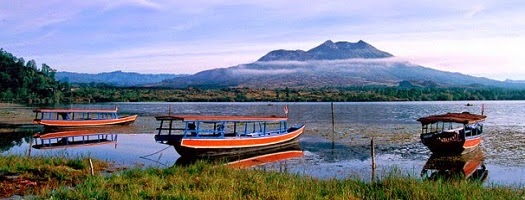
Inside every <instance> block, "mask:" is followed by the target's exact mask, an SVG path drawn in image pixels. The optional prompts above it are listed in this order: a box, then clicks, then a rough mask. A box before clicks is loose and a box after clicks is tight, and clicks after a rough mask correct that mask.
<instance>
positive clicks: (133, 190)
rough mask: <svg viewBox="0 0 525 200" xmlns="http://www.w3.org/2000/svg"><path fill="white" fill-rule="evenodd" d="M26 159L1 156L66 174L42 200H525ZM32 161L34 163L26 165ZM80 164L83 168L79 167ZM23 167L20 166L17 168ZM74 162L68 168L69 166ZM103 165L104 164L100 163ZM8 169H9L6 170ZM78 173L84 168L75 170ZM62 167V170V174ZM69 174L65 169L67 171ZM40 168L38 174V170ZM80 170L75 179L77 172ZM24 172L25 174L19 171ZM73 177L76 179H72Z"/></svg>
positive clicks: (443, 183) (1, 162)
mask: <svg viewBox="0 0 525 200" xmlns="http://www.w3.org/2000/svg"><path fill="white" fill-rule="evenodd" d="M47 159H48V160H47V161H46V159H44V158H42V160H41V159H40V158H39V159H34V158H31V159H25V158H18V157H13V156H8V157H0V166H2V168H1V169H0V170H1V171H2V172H5V171H17V170H18V171H20V170H27V171H28V172H35V171H38V170H42V171H44V170H43V169H44V168H46V167H43V166H38V165H41V164H42V163H44V162H46V163H48V164H46V165H48V168H49V169H46V170H53V172H54V173H59V174H64V175H67V177H69V178H67V177H65V178H66V180H64V179H63V178H64V177H62V178H59V177H58V176H57V175H53V176H50V177H49V181H56V180H53V179H59V180H58V181H56V182H57V184H58V185H50V186H48V187H44V188H41V189H40V190H39V191H34V190H33V191H29V192H28V193H27V194H34V195H37V196H36V198H43V199H51V198H52V199H523V198H524V197H525V189H524V188H520V187H485V186H483V184H482V183H476V182H468V181H465V180H457V181H452V182H451V181H448V180H436V181H422V180H420V179H419V177H407V176H402V175H401V174H400V172H396V171H395V170H393V172H392V173H390V174H388V175H385V176H383V177H379V178H378V180H377V181H374V182H370V181H364V180H359V179H353V178H352V179H345V180H336V179H329V180H319V179H314V178H311V177H304V176H299V175H294V174H288V173H278V172H272V171H266V172H265V171H261V170H254V169H247V170H239V169H232V168H228V167H225V166H217V165H215V164H211V163H206V162H197V163H195V164H192V165H189V166H184V167H182V166H174V167H170V168H165V169H161V168H146V169H141V168H132V169H127V170H123V171H119V172H115V173H112V174H111V175H109V176H108V175H103V174H101V173H96V175H94V176H90V175H88V174H89V172H88V171H89V169H87V168H89V167H86V165H85V164H86V162H87V161H86V159H79V161H73V162H71V161H67V160H62V159H60V158H47ZM27 160H32V161H31V162H26V161H27ZM77 162H80V163H82V164H79V163H77ZM16 163H18V164H16ZM68 163H69V164H68ZM95 163H99V161H97V162H95ZM6 165H7V166H6ZM75 166H76V167H77V168H82V169H75ZM61 168H62V169H61ZM66 168H67V169H68V170H64V169H66ZM36 169H38V170H36ZM75 170H78V171H81V173H79V174H74V173H73V171H75ZM19 173H22V172H19ZM72 174H73V175H72Z"/></svg>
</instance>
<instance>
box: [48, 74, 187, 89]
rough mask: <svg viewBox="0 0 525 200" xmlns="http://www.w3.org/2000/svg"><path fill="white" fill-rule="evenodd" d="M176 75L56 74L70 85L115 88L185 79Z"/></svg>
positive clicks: (61, 80)
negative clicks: (95, 85)
mask: <svg viewBox="0 0 525 200" xmlns="http://www.w3.org/2000/svg"><path fill="white" fill-rule="evenodd" d="M184 76H187V75H175V74H139V73H134V72H122V71H114V72H107V73H98V74H87V73H74V72H56V74H55V78H56V80H59V81H60V82H70V83H105V84H110V85H114V86H140V85H146V84H151V83H158V82H161V81H163V80H166V79H173V78H177V77H184Z"/></svg>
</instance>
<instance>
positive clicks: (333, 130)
mask: <svg viewBox="0 0 525 200" xmlns="http://www.w3.org/2000/svg"><path fill="white" fill-rule="evenodd" d="M331 110H332V153H333V151H334V147H335V144H334V143H335V141H334V140H335V119H334V102H332V103H331Z"/></svg>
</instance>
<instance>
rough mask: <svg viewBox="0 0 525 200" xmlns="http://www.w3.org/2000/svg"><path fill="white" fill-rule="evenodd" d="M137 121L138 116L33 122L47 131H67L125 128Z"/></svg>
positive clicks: (40, 120) (39, 120)
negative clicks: (110, 127)
mask: <svg viewBox="0 0 525 200" xmlns="http://www.w3.org/2000/svg"><path fill="white" fill-rule="evenodd" d="M135 120H137V115H132V116H127V117H121V118H118V119H100V120H42V119H36V120H33V123H34V124H38V125H43V126H44V128H45V129H46V130H67V129H78V128H90V127H104V126H118V125H120V126H125V125H130V124H132V123H133V122H135Z"/></svg>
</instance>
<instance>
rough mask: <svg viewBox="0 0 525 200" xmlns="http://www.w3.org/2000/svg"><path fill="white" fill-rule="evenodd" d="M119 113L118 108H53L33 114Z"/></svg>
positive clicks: (35, 110) (38, 110) (39, 110)
mask: <svg viewBox="0 0 525 200" xmlns="http://www.w3.org/2000/svg"><path fill="white" fill-rule="evenodd" d="M117 111H118V109H117V108H115V109H79V108H73V109H63V108H60V109H53V108H38V109H34V110H33V112H35V113H116V112H117Z"/></svg>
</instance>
